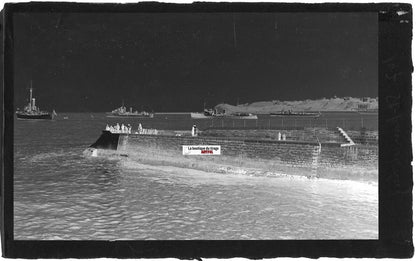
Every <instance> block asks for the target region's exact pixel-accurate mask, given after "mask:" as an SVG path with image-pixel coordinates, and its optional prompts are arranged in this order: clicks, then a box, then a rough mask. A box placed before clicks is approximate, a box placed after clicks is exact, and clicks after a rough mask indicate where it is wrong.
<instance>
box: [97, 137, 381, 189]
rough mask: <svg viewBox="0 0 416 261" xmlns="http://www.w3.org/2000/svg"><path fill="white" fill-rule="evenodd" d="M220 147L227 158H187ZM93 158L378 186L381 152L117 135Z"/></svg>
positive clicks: (310, 144) (255, 141) (104, 141)
mask: <svg viewBox="0 0 416 261" xmlns="http://www.w3.org/2000/svg"><path fill="white" fill-rule="evenodd" d="M184 145H188V146H196V145H198V146H199V145H220V146H221V155H210V156H201V155H199V156H190V155H182V146H184ZM89 151H90V153H91V154H93V155H97V156H100V155H122V156H128V157H129V158H131V159H133V160H137V161H139V162H141V163H144V164H152V165H169V166H176V167H183V168H192V169H198V170H203V171H209V172H219V173H234V174H235V173H240V174H249V175H266V176H278V175H301V176H308V177H321V178H329V179H352V180H369V181H377V179H378V149H377V147H359V146H354V147H351V148H341V147H340V144H339V143H333V142H332V143H322V144H319V143H318V142H303V141H276V140H270V139H253V138H242V137H207V136H198V137H191V136H173V135H140V134H119V133H117V134H115V133H111V132H108V131H103V134H102V135H101V136H100V138H99V139H98V140H97V142H95V143H94V144H93V145H91V148H90V149H89Z"/></svg>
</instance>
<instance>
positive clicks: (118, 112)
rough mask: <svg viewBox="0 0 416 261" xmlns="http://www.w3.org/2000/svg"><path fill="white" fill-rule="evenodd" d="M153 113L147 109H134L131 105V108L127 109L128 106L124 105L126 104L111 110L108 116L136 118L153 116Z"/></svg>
mask: <svg viewBox="0 0 416 261" xmlns="http://www.w3.org/2000/svg"><path fill="white" fill-rule="evenodd" d="M153 116H154V115H153V113H150V112H146V111H141V112H138V111H133V108H132V107H130V110H129V111H127V109H126V107H125V106H124V104H123V105H122V106H121V107H119V108H117V109H115V110H113V111H111V112H107V117H113V118H123V117H135V118H153Z"/></svg>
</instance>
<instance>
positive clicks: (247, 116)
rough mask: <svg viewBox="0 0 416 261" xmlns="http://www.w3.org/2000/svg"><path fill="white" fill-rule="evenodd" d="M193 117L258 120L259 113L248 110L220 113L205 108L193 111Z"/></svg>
mask: <svg viewBox="0 0 416 261" xmlns="http://www.w3.org/2000/svg"><path fill="white" fill-rule="evenodd" d="M191 118H192V119H215V118H226V119H243V120H257V115H255V114H251V113H246V112H234V113H219V112H217V110H213V109H204V112H191Z"/></svg>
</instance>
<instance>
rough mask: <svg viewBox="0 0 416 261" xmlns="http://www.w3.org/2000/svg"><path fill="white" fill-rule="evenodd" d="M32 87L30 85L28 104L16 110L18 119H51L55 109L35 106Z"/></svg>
mask: <svg viewBox="0 0 416 261" xmlns="http://www.w3.org/2000/svg"><path fill="white" fill-rule="evenodd" d="M32 94H33V88H32V86H31V87H30V96H29V104H28V105H26V106H25V108H24V109H23V110H20V109H19V108H18V109H17V110H16V117H17V119H18V120H52V119H53V118H54V117H55V116H56V115H57V114H56V112H55V110H53V111H52V112H47V111H42V110H41V109H40V108H39V107H37V106H36V99H35V98H33V97H32Z"/></svg>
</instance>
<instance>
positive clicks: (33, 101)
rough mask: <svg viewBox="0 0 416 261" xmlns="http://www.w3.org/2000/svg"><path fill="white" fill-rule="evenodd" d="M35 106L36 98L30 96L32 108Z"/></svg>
mask: <svg viewBox="0 0 416 261" xmlns="http://www.w3.org/2000/svg"><path fill="white" fill-rule="evenodd" d="M35 108H36V100H35V98H32V109H35Z"/></svg>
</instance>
